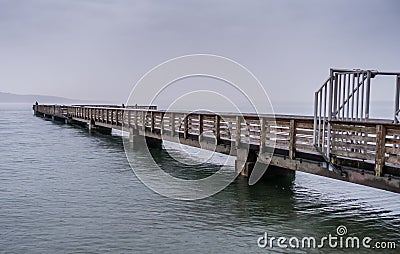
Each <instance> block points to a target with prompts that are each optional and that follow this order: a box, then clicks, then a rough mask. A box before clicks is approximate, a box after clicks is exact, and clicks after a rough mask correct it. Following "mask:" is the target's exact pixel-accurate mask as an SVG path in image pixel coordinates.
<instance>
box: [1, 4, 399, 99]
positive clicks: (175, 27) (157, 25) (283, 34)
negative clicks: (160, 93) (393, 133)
mask: <svg viewBox="0 0 400 254" xmlns="http://www.w3.org/2000/svg"><path fill="white" fill-rule="evenodd" d="M399 13H400V1H396V0H392V1H385V0H374V1H366V0H360V1H350V0H343V1H342V0H334V1H333V0H332V1H322V0H318V1H317V0H315V1H307V0H303V1H261V0H260V1H249V0H246V1H228V0H226V1H218V0H217V1H215V0H201V1H200V0H199V1H188V0H180V1H178V0H170V1H161V0H160V1H154V0H146V1H145V0H143V1H118V0H96V1H95V0H80V1H72V0H60V1H57V0H38V1H22V0H0V70H1V75H0V91H3V92H13V93H22V94H45V95H57V96H65V97H70V98H76V99H90V100H111V101H121V102H123V101H125V100H126V99H127V96H128V94H129V92H130V90H131V88H132V86H133V85H134V84H135V83H136V82H137V81H138V80H139V78H140V77H141V76H142V75H143V74H144V73H146V72H147V71H148V70H149V69H150V68H152V67H154V66H156V65H158V64H159V63H161V62H163V61H165V60H168V59H170V58H173V57H177V56H181V55H185V54H194V53H210V54H217V55H221V56H225V57H228V58H231V59H233V60H235V61H237V62H239V63H241V64H243V65H244V66H246V67H247V68H248V69H250V70H251V71H252V72H253V73H254V74H255V75H256V76H257V77H258V79H259V80H260V81H261V82H262V83H263V85H264V87H265V88H266V90H267V92H268V94H269V95H270V97H271V99H272V101H273V102H275V101H284V102H285V101H291V100H297V101H298V100H300V101H310V102H311V101H312V99H313V92H314V91H315V90H316V89H317V88H319V86H320V85H321V83H322V81H323V80H325V79H326V77H327V76H328V74H329V68H330V67H340V68H371V69H378V70H387V71H400V32H399V31H400V30H399V24H400V15H399ZM391 88H392V86H390V85H389V86H387V87H386V86H385V88H384V90H387V91H388V92H387V93H388V94H391V93H392V90H391ZM389 89H390V91H389ZM379 90H382V89H378V90H377V91H378V92H379ZM377 94H378V95H379V93H377ZM378 97H379V96H378ZM381 97H382V98H384V97H385V96H384V93H382V95H381Z"/></svg>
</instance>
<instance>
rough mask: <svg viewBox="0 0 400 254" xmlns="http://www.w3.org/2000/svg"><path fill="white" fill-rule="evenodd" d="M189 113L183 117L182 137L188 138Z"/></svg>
mask: <svg viewBox="0 0 400 254" xmlns="http://www.w3.org/2000/svg"><path fill="white" fill-rule="evenodd" d="M188 118H189V115H185V116H184V118H183V138H185V139H187V138H188V133H189V120H188Z"/></svg>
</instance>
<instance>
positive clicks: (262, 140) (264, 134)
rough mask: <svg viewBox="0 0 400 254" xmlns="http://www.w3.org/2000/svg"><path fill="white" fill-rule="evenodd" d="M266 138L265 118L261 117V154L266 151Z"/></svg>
mask: <svg viewBox="0 0 400 254" xmlns="http://www.w3.org/2000/svg"><path fill="white" fill-rule="evenodd" d="M265 138H266V133H265V119H264V118H261V119H260V154H263V153H264V152H265Z"/></svg>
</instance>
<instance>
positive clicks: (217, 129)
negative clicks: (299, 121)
mask: <svg viewBox="0 0 400 254" xmlns="http://www.w3.org/2000/svg"><path fill="white" fill-rule="evenodd" d="M215 139H216V141H217V145H218V144H219V141H220V139H221V117H220V116H219V115H216V116H215Z"/></svg>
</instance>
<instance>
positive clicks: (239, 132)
mask: <svg viewBox="0 0 400 254" xmlns="http://www.w3.org/2000/svg"><path fill="white" fill-rule="evenodd" d="M241 130H242V123H241V121H240V116H236V141H235V144H236V148H238V147H239V146H240V135H241Z"/></svg>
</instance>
